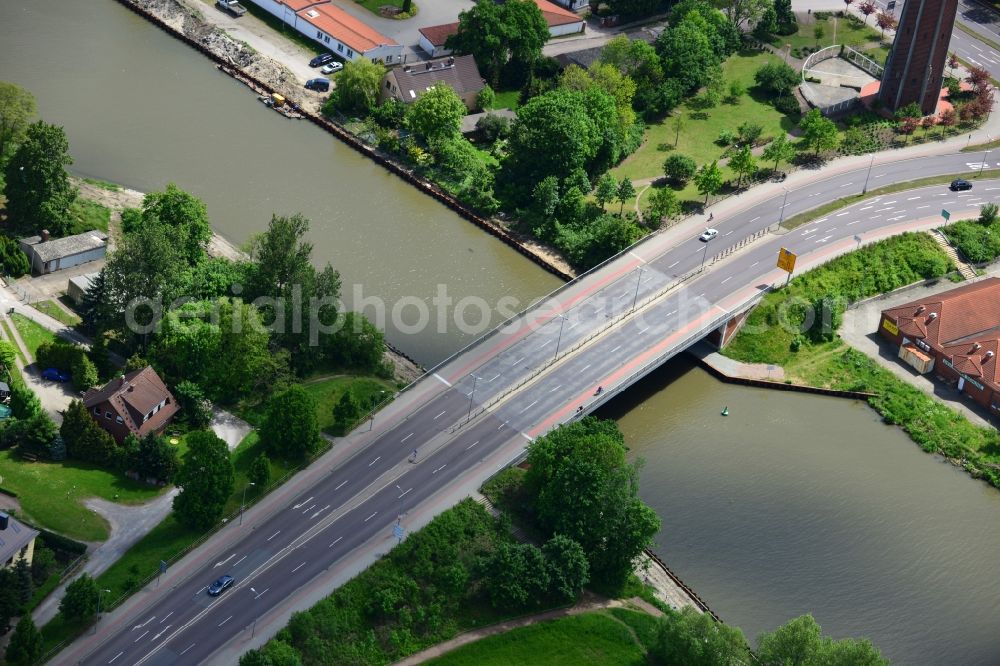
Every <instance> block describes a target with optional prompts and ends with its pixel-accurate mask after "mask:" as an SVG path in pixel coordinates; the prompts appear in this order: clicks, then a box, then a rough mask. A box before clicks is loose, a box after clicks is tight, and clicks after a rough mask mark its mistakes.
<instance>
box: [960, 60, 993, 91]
mask: <svg viewBox="0 0 1000 666" xmlns="http://www.w3.org/2000/svg"><path fill="white" fill-rule="evenodd" d="M965 80H966V81H968V82H969V84H970V85H972V88H973V90H975V91H980V90H983V89H984V88H988V87H989V85H990V72H989V70H987V69H986V68H985V67H979V66H976V65H973V66H972V67H970V68H969V75H968V76H967V77H965Z"/></svg>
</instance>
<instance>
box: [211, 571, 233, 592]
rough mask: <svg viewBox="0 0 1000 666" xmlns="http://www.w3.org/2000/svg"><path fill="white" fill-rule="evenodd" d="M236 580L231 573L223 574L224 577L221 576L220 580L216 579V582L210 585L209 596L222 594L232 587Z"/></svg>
mask: <svg viewBox="0 0 1000 666" xmlns="http://www.w3.org/2000/svg"><path fill="white" fill-rule="evenodd" d="M235 582H236V579H235V578H233V577H232V576H230V575H229V574H226V575H225V576H223V577H222V578H220V579H219V580H217V581H215V582H214V583H212V584H211V585H209V586H208V596H210V597H217V596H219V595H220V594H222V593H223V592H225V591H226V590H228V589H229V588H231V587H232V586H233V583H235Z"/></svg>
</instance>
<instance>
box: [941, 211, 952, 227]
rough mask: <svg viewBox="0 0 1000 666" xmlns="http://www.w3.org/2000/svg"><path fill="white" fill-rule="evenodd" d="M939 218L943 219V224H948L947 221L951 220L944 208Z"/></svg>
mask: <svg viewBox="0 0 1000 666" xmlns="http://www.w3.org/2000/svg"><path fill="white" fill-rule="evenodd" d="M941 217H943V218H944V222H945V224H948V220H950V219H951V213H949V212H948V211H947V209H945V208H942V209H941Z"/></svg>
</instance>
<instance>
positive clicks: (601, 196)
mask: <svg viewBox="0 0 1000 666" xmlns="http://www.w3.org/2000/svg"><path fill="white" fill-rule="evenodd" d="M616 194H618V183H616V182H615V177H614V176H612V175H611V174H610V173H605V174H603V175H602V176H601V177H600V178H599V179H598V180H597V188H596V189H595V190H594V198H595V199H597V203H599V204H600V205H601V208H602V209H603V208H604V207H605V206H607V205H608V204H609V203H611V202H612V201H614V199H615V195H616Z"/></svg>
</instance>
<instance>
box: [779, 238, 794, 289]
mask: <svg viewBox="0 0 1000 666" xmlns="http://www.w3.org/2000/svg"><path fill="white" fill-rule="evenodd" d="M797 258H798V255H796V254H795V253H794V252H792V251H791V250H789V249H788V248H785V247H783V248H781V249H780V250H779V251H778V263H777V266H778V268H780V269H781V270H783V271H785V272H786V273H788V278H787V279H786V280H785V285H786V286H787V285H788V283H789V282H790V281H791V279H792V272H793V271H794V270H795V260H796V259H797Z"/></svg>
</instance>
